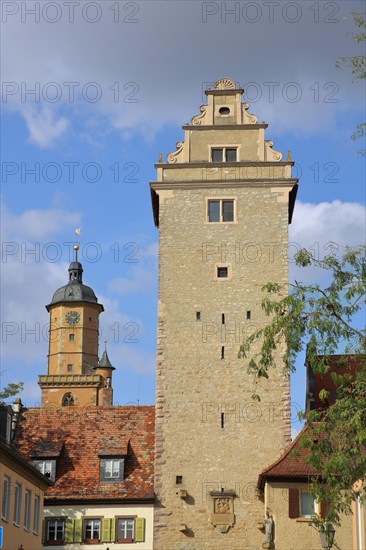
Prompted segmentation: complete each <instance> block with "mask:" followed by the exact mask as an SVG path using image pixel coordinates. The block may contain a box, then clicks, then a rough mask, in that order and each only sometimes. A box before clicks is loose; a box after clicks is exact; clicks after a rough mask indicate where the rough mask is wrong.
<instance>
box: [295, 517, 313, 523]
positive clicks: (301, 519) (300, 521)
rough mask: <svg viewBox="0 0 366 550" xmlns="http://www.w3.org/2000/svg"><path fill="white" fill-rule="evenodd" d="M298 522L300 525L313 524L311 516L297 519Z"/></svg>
mask: <svg viewBox="0 0 366 550" xmlns="http://www.w3.org/2000/svg"><path fill="white" fill-rule="evenodd" d="M296 521H298V522H299V523H312V521H311V516H308V517H305V516H303V517H300V518H296Z"/></svg>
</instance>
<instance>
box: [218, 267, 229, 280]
mask: <svg viewBox="0 0 366 550" xmlns="http://www.w3.org/2000/svg"><path fill="white" fill-rule="evenodd" d="M228 275H229V268H228V267H218V268H217V277H218V278H219V279H224V278H227V277H228Z"/></svg>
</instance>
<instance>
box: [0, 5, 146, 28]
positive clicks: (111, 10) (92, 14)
mask: <svg viewBox="0 0 366 550" xmlns="http://www.w3.org/2000/svg"><path fill="white" fill-rule="evenodd" d="M140 9H141V3H140V2H130V1H128V2H126V1H122V0H114V1H108V0H103V1H99V2H87V1H84V0H80V1H57V2H56V1H54V2H44V1H42V2H37V1H32V0H26V1H4V2H1V21H2V23H8V22H20V23H23V24H35V23H36V24H39V23H46V24H51V25H55V24H57V23H70V24H74V23H80V22H82V23H86V24H90V25H95V24H97V23H100V22H104V21H107V22H109V23H117V24H118V23H119V24H121V23H122V24H128V23H130V24H131V23H132V24H136V23H139V22H140Z"/></svg>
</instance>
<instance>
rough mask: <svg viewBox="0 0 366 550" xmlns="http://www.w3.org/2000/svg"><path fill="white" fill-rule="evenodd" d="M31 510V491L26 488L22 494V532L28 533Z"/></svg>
mask: <svg viewBox="0 0 366 550" xmlns="http://www.w3.org/2000/svg"><path fill="white" fill-rule="evenodd" d="M31 510H32V489H29V487H26V489H25V493H24V531H30V527H31Z"/></svg>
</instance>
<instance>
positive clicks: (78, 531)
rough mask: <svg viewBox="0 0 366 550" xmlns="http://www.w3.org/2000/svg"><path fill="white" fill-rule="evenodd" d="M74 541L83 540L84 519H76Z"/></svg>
mask: <svg viewBox="0 0 366 550" xmlns="http://www.w3.org/2000/svg"><path fill="white" fill-rule="evenodd" d="M74 542H83V520H82V519H75V520H74Z"/></svg>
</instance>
